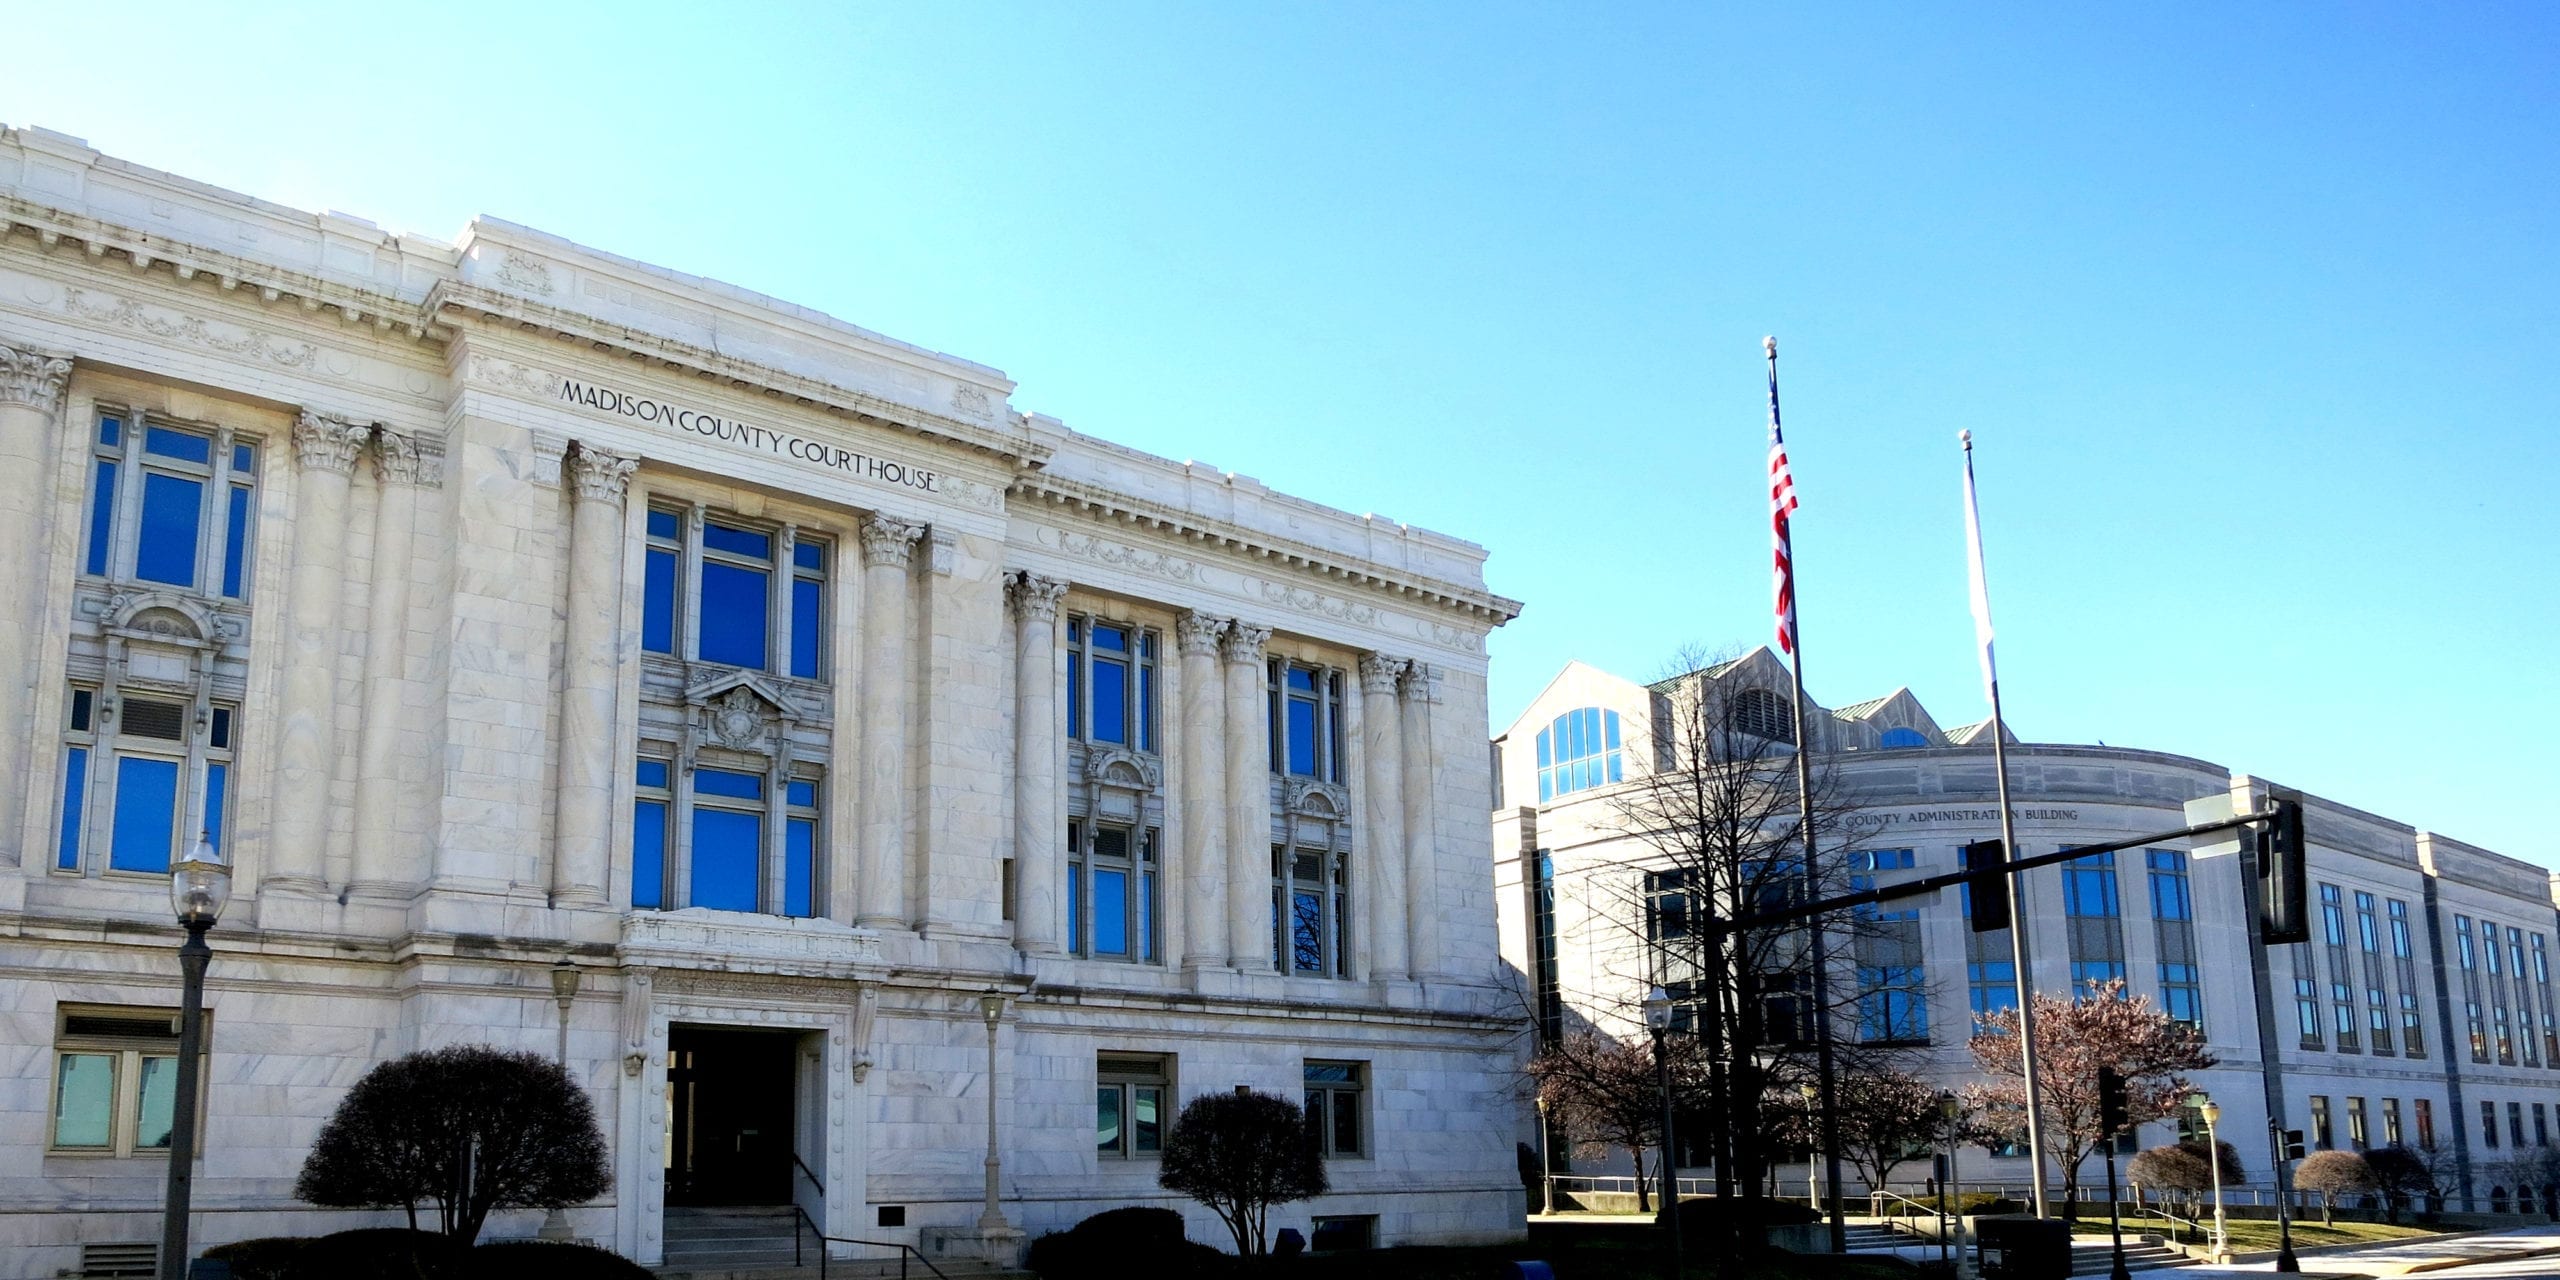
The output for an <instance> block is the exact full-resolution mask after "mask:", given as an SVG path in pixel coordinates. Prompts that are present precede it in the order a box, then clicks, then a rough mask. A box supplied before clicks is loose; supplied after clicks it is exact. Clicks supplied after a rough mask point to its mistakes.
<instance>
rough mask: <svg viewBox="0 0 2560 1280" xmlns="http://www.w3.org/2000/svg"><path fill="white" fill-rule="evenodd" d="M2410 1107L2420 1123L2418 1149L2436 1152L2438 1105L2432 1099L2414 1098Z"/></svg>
mask: <svg viewBox="0 0 2560 1280" xmlns="http://www.w3.org/2000/svg"><path fill="white" fill-rule="evenodd" d="M2409 1106H2410V1109H2411V1114H2412V1115H2413V1116H2415V1118H2416V1119H2417V1122H2418V1148H2419V1149H2420V1150H2422V1151H2433V1150H2435V1149H2436V1104H2435V1103H2434V1101H2432V1100H2431V1099H2427V1098H2412V1099H2410V1101H2409Z"/></svg>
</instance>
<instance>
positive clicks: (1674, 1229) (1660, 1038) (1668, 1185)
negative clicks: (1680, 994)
mask: <svg viewBox="0 0 2560 1280" xmlns="http://www.w3.org/2000/svg"><path fill="white" fill-rule="evenodd" d="M1644 1023H1645V1026H1646V1027H1648V1028H1650V1029H1651V1030H1652V1031H1653V1069H1654V1074H1655V1075H1657V1076H1659V1077H1660V1078H1661V1082H1662V1156H1661V1162H1662V1203H1661V1205H1660V1209H1661V1213H1662V1223H1663V1225H1664V1226H1665V1227H1667V1228H1669V1229H1670V1236H1669V1239H1670V1242H1671V1274H1672V1275H1673V1276H1675V1277H1676V1276H1678V1275H1679V1274H1680V1169H1679V1165H1678V1164H1677V1163H1676V1162H1675V1161H1674V1160H1673V1158H1672V1152H1673V1151H1674V1150H1675V1148H1674V1147H1673V1146H1672V1136H1671V1054H1670V1052H1669V1049H1668V1047H1667V1046H1666V1045H1665V1044H1664V1037H1665V1036H1666V1035H1667V1034H1669V1032H1670V1030H1671V996H1670V995H1669V993H1667V992H1665V991H1664V990H1663V989H1662V988H1660V987H1655V988H1654V989H1653V990H1652V992H1650V993H1649V994H1647V995H1646V996H1645V998H1644Z"/></svg>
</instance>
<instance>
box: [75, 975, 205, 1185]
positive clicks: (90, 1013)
mask: <svg viewBox="0 0 2560 1280" xmlns="http://www.w3.org/2000/svg"><path fill="white" fill-rule="evenodd" d="M204 1034H205V1043H206V1045H207V1051H208V1052H210V1046H211V1044H212V1040H213V1022H212V1018H211V1015H210V1014H208V1015H207V1016H206V1020H205V1026H204ZM177 1066H178V1012H177V1010H174V1009H154V1008H141V1007H134V1006H125V1005H61V1006H58V1007H57V1008H56V1010H55V1013H54V1062H53V1106H52V1108H51V1115H52V1128H51V1136H50V1138H49V1140H48V1143H47V1145H48V1146H49V1147H50V1149H51V1150H53V1151H56V1152H65V1153H70V1152H83V1153H89V1154H94V1155H113V1156H130V1155H155V1154H161V1153H165V1152H166V1151H167V1150H168V1149H169V1137H170V1131H171V1128H172V1126H173V1124H174V1122H175V1120H176V1107H177V1097H178V1090H177V1082H178V1072H177ZM199 1114H200V1115H201V1111H199ZM198 1123H199V1126H201V1123H202V1122H201V1120H199V1122H198Z"/></svg>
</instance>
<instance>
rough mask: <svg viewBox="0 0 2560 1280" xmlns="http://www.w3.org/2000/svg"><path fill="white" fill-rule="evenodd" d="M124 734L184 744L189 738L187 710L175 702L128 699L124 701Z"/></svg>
mask: <svg viewBox="0 0 2560 1280" xmlns="http://www.w3.org/2000/svg"><path fill="white" fill-rule="evenodd" d="M124 732H125V734H126V735H127V736H128V737H135V738H158V739H159V740H161V741H162V742H184V741H186V737H187V709H186V707H184V706H183V705H180V704H178V703H175V702H147V701H145V700H143V699H141V698H127V699H125V700H124Z"/></svg>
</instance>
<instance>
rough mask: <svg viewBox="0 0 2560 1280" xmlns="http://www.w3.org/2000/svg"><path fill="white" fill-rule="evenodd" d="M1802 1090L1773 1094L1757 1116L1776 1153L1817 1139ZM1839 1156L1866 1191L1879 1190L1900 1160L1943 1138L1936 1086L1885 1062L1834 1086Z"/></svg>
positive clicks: (1919, 1153) (1928, 1150)
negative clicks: (1763, 1122) (1853, 1169)
mask: <svg viewBox="0 0 2560 1280" xmlns="http://www.w3.org/2000/svg"><path fill="white" fill-rule="evenodd" d="M1803 1088H1804V1086H1802V1085H1798V1086H1795V1087H1792V1088H1782V1089H1778V1090H1773V1091H1772V1092H1771V1094H1770V1096H1769V1097H1767V1098H1766V1099H1765V1100H1764V1101H1763V1102H1762V1110H1761V1114H1762V1115H1763V1116H1765V1117H1766V1118H1767V1119H1766V1123H1767V1124H1768V1125H1769V1126H1770V1129H1771V1133H1770V1136H1771V1138H1772V1139H1773V1141H1774V1144H1775V1145H1776V1146H1778V1147H1779V1148H1781V1149H1784V1148H1802V1149H1811V1148H1813V1147H1814V1146H1815V1145H1816V1144H1817V1142H1818V1141H1819V1136H1818V1133H1817V1130H1816V1127H1815V1120H1816V1116H1815V1111H1814V1108H1813V1106H1812V1104H1811V1103H1810V1102H1809V1101H1808V1100H1807V1099H1806V1098H1805V1097H1804V1093H1803ZM1838 1096H1839V1112H1840V1113H1839V1123H1840V1154H1841V1156H1842V1157H1843V1158H1845V1159H1847V1160H1848V1161H1849V1163H1850V1164H1851V1165H1853V1166H1855V1167H1856V1168H1857V1170H1858V1176H1859V1177H1861V1178H1864V1179H1865V1180H1866V1184H1867V1186H1868V1187H1869V1188H1870V1189H1880V1188H1882V1187H1883V1186H1884V1185H1885V1183H1886V1182H1887V1181H1888V1180H1889V1179H1891V1178H1892V1176H1893V1171H1894V1169H1895V1168H1896V1167H1897V1166H1899V1165H1901V1164H1903V1163H1904V1162H1905V1161H1910V1160H1919V1159H1923V1158H1926V1157H1927V1156H1928V1155H1930V1154H1931V1153H1932V1152H1933V1151H1934V1150H1935V1149H1936V1148H1937V1147H1938V1145H1939V1144H1940V1143H1941V1142H1942V1141H1943V1140H1944V1139H1945V1137H1946V1133H1947V1121H1946V1117H1945V1116H1944V1115H1943V1114H1941V1113H1940V1111H1939V1107H1938V1086H1937V1085H1936V1084H1935V1083H1933V1082H1931V1081H1929V1080H1925V1079H1922V1078H1921V1077H1919V1076H1916V1075H1913V1074H1912V1073H1910V1072H1908V1071H1905V1070H1903V1069H1902V1068H1900V1067H1897V1066H1893V1065H1890V1064H1869V1065H1867V1066H1865V1067H1864V1068H1862V1069H1861V1070H1858V1071H1854V1072H1850V1073H1846V1074H1844V1075H1843V1076H1842V1077H1841V1079H1840V1082H1839V1090H1838Z"/></svg>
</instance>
